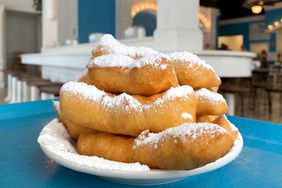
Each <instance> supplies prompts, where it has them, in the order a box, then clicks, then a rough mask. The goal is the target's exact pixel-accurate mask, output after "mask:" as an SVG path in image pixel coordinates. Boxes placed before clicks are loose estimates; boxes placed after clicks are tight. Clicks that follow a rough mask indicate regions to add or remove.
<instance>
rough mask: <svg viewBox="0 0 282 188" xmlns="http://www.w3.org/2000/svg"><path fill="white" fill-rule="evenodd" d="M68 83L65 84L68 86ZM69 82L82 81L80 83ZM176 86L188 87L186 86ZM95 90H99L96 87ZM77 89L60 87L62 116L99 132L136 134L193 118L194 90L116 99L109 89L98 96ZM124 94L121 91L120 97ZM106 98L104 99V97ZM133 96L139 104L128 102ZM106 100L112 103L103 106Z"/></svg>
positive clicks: (194, 109) (153, 130)
mask: <svg viewBox="0 0 282 188" xmlns="http://www.w3.org/2000/svg"><path fill="white" fill-rule="evenodd" d="M70 84H71V83H70ZM70 84H66V85H65V86H66V87H67V85H70ZM72 84H76V85H77V84H78V85H81V84H79V83H72ZM83 87H86V88H93V87H94V86H89V85H86V84H84V85H83ZM179 87H181V88H183V87H185V88H187V87H188V86H179ZM63 88H64V86H63ZM181 88H180V89H181ZM175 89H178V88H175ZM173 90H174V89H173ZM95 91H96V92H102V91H98V90H97V88H96V89H95ZM170 91H172V90H170ZM79 92H80V90H79V89H78V90H77V91H76V92H69V91H68V90H67V89H61V93H60V107H61V113H62V116H63V117H64V118H66V119H68V120H70V121H71V122H73V123H75V124H79V125H81V126H85V127H89V128H92V129H95V130H99V131H102V132H107V133H113V134H123V135H130V136H137V135H139V134H140V132H142V131H143V130H146V129H149V130H150V131H152V132H160V131H162V130H165V129H166V128H170V127H175V126H178V125H179V124H181V123H185V122H195V117H196V101H195V97H194V94H193V92H191V93H190V92H188V93H187V94H186V95H185V96H182V97H176V98H174V97H171V96H170V97H168V96H167V95H168V94H167V93H168V92H169V91H167V92H166V93H162V94H157V95H153V96H151V97H144V96H132V97H129V99H128V100H127V99H126V100H122V102H121V101H120V100H118V101H117V100H116V98H114V96H113V95H112V94H109V93H105V96H104V95H103V96H101V98H100V99H97V100H92V99H89V98H87V97H83V92H82V93H79ZM91 94H93V95H94V96H95V94H96V93H91ZM124 96H125V95H122V96H120V98H121V97H124ZM126 96H127V95H126ZM126 96H125V98H126ZM105 98H106V99H107V100H106V101H103V99H105ZM122 99H123V98H122ZM132 100H134V102H133V104H135V103H136V101H138V102H139V104H140V103H141V104H140V105H139V106H138V107H136V106H134V105H132V104H130V103H131V102H132ZM105 103H107V104H108V103H113V105H112V106H110V107H106V106H105Z"/></svg>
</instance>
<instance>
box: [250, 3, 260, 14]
mask: <svg viewBox="0 0 282 188" xmlns="http://www.w3.org/2000/svg"><path fill="white" fill-rule="evenodd" d="M251 9H252V12H253V13H254V14H259V13H261V11H262V6H261V5H253V6H252V8H251Z"/></svg>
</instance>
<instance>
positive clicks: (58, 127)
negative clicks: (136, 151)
mask: <svg viewBox="0 0 282 188" xmlns="http://www.w3.org/2000/svg"><path fill="white" fill-rule="evenodd" d="M37 141H38V143H39V144H40V145H41V147H44V148H46V149H47V150H48V151H49V152H51V153H52V155H53V156H54V155H55V156H56V157H59V158H60V159H63V160H65V161H68V162H70V163H72V164H74V165H76V166H84V167H89V168H94V169H97V170H102V171H109V170H110V171H123V172H145V171H149V170H150V168H149V167H148V166H146V165H141V164H140V163H121V162H115V161H110V160H106V159H103V158H100V157H96V156H84V155H79V154H78V153H77V151H76V148H75V146H74V145H73V144H72V141H71V139H70V138H69V136H68V133H67V130H66V129H65V127H64V126H63V124H62V123H59V122H58V121H57V120H56V119H55V120H53V121H52V122H50V123H49V124H48V125H47V126H45V127H44V128H43V129H42V131H41V133H40V136H39V137H38V140H37Z"/></svg>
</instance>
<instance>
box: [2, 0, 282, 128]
mask: <svg viewBox="0 0 282 188" xmlns="http://www.w3.org/2000/svg"><path fill="white" fill-rule="evenodd" d="M104 33H110V34H112V35H113V36H115V37H116V38H117V39H119V40H120V41H121V42H123V43H125V44H127V45H136V46H138V45H142V46H149V47H152V48H155V49H157V50H160V51H163V52H171V51H183V50H187V51H192V52H194V53H196V54H197V55H199V57H200V58H202V59H204V60H205V61H206V62H207V63H209V64H211V65H212V66H213V67H214V68H215V70H216V71H217V73H218V74H219V76H220V77H221V78H222V82H223V83H222V86H221V88H220V90H219V92H221V93H222V94H224V95H225V97H226V99H227V102H228V105H229V107H230V112H229V113H230V114H233V115H239V116H244V117H251V118H256V119H262V120H267V121H273V122H280V123H282V1H280V0H200V1H198V0H195V1H194V0H193V1H185V0H175V1H171V0H105V1H99V0H21V1H18V0H0V103H2V104H4V103H15V102H27V101H34V100H41V99H50V98H53V97H56V96H58V94H59V89H60V87H61V85H62V84H63V83H64V82H66V81H69V80H77V79H78V78H79V76H80V75H81V74H82V72H83V69H84V67H85V66H86V64H87V62H88V59H89V56H90V53H91V50H92V49H93V47H94V45H95V43H96V42H97V41H98V40H99V38H100V37H101V36H102V35H103V34H104Z"/></svg>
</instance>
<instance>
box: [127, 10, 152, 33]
mask: <svg viewBox="0 0 282 188" xmlns="http://www.w3.org/2000/svg"><path fill="white" fill-rule="evenodd" d="M132 21H133V24H132V25H133V26H143V27H144V28H145V30H146V36H153V34H154V31H155V29H156V27H157V19H156V14H155V13H153V12H150V11H141V12H139V13H137V14H136V15H135V16H134V18H133V20H132Z"/></svg>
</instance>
